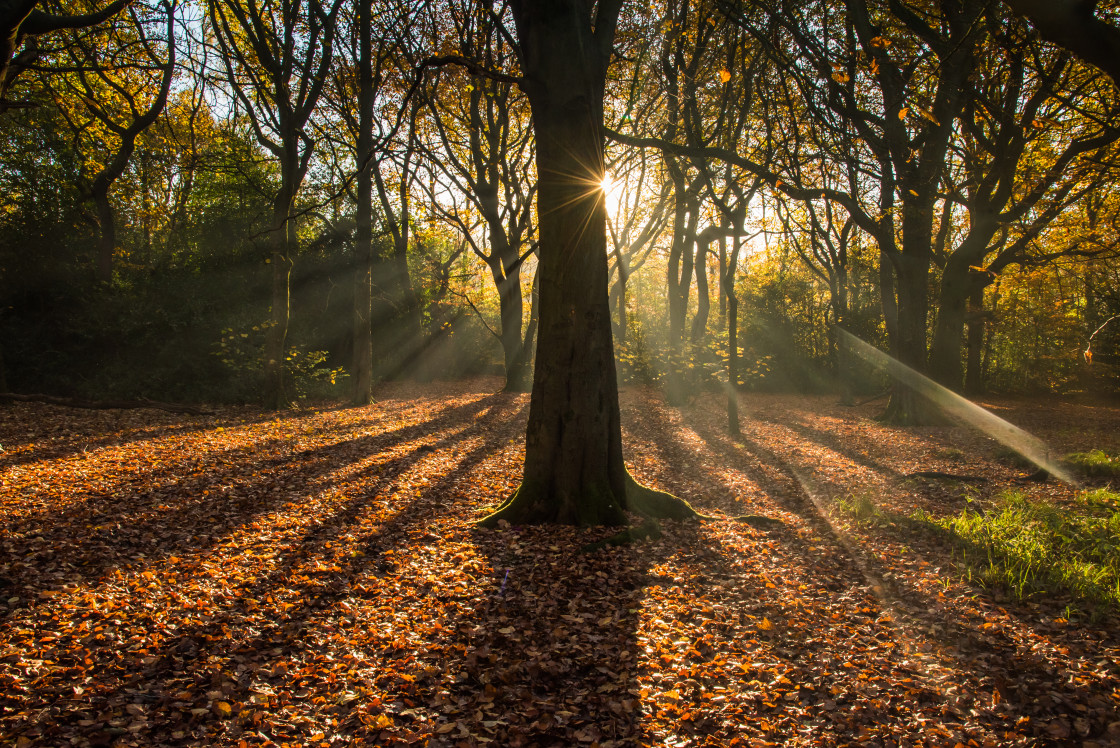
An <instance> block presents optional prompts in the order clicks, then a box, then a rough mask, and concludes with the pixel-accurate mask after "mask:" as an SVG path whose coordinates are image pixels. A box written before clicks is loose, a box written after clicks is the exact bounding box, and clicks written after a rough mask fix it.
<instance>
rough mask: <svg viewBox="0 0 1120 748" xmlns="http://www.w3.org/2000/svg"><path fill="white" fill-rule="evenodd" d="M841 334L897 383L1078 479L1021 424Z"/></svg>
mask: <svg viewBox="0 0 1120 748" xmlns="http://www.w3.org/2000/svg"><path fill="white" fill-rule="evenodd" d="M837 330H838V331H839V332H840V335H841V336H842V337H843V338H844V340H845V341H847V342H848V344H849V345H850V346H851V347H852V350H854V351H855V352H856V353H857V354H858V355H859V357H860V358H862V359H863V360H864V361H867V362H868V363H869V364H871V365H872V366H874V367H875V368H876V369H879V370H880V371H885V372H886V373H887V374H889V375H890V376H891V377H893V378H894V379H895V380H897V381H898V382H901V383H902V384H904V385H906V386H907V387H909V388H911V389H912V390H914V391H915V392H917V393H918V394H919V395H922V396H923V397H925V398H927V399H928V400H930V401H931V402H932V403H934V404H935V405H937V406H938V407H939V408H941V409H942V410H943V411H944V412H945V413H947V414H949V415H950V416H952V417H953V418H955V419H956V420H958V421H960V422H962V423H966V424H968V425H969V426H972V427H973V428H975V429H978V430H980V431H981V432H983V433H985V434H987V435H988V436H990V437H992V438H993V439H995V440H996V441H998V442H999V443H1000V444H1002V445H1004V446H1005V447H1008V448H1010V449H1013V450H1015V452H1017V453H1019V454H1020V455H1022V456H1023V457H1025V458H1026V459H1028V460H1030V461H1031V462H1032V463H1034V464H1035V465H1036V466H1038V467H1040V468H1042V469H1043V470H1045V471H1046V472H1048V473H1050V474H1051V475H1053V476H1055V477H1056V478H1058V479H1059V480H1062V481H1064V482H1066V483H1069V484H1070V485H1077V481H1075V480H1074V479H1073V477H1072V476H1071V475H1070V474H1069V472H1067V471H1066V470H1065V469H1064V468H1063V467H1062V466H1061V465H1059V464H1058V463H1057V462H1056V461H1055V460H1053V459H1051V458H1050V448H1049V447H1047V446H1046V443H1045V442H1043V441H1042V440H1041V439H1039V438H1038V437H1036V436H1034V435H1032V434H1028V433H1027V432H1026V431H1023V430H1022V429H1021V428H1019V427H1018V426H1015V425H1013V424H1010V423H1008V422H1007V421H1005V420H1003V419H1002V418H1000V417H999V416H997V415H995V414H994V413H992V412H990V411H987V410H985V409H984V408H982V407H980V406H979V405H977V404H976V403H974V402H971V401H969V400H966V399H965V398H963V397H961V396H960V395H958V394H957V393H955V392H953V391H952V390H949V389H946V388H945V387H942V386H941V385H940V384H938V383H937V382H934V381H933V380H932V379H929V378H928V377H925V376H922V375H921V374H919V373H918V372H916V371H914V370H913V369H911V368H910V367H909V366H907V365H906V364H904V363H902V362H901V361H899V360H897V359H894V358H891V357H890V356H888V355H887V354H885V353H883V352H882V351H880V350H879V349H878V348H875V347H874V346H872V345H869V344H867V343H865V342H864V341H862V340H860V339H859V338H857V337H856V336H854V335H852V334H851V333H849V332H847V331H846V330H841V329H840V328H837Z"/></svg>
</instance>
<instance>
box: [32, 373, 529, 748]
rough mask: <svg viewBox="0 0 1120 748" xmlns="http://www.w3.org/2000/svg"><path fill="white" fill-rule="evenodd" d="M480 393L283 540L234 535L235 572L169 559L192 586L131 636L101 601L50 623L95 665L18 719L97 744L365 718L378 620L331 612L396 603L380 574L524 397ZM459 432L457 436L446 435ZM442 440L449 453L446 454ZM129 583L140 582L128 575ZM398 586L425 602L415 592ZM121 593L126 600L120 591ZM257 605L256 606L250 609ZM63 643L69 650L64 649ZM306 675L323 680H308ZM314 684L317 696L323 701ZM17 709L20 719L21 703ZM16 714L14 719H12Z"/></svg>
mask: <svg viewBox="0 0 1120 748" xmlns="http://www.w3.org/2000/svg"><path fill="white" fill-rule="evenodd" d="M480 403H481V405H479V403H474V404H472V406H473V405H479V407H471V408H469V409H467V410H463V409H460V410H459V411H458V412H457V413H456V414H455V415H454V416H452V415H449V414H444V416H443V425H444V426H446V425H448V422H458V421H459V419H460V418H462V417H463V416H464V415H465V414H467V413H476V414H477V418H473V419H472V420H471V422H470V423H469V424H468V425H466V426H465V427H464V428H462V429H461V430H459V431H456V432H453V433H449V434H446V435H444V436H442V437H441V438H438V439H436V440H435V441H432V442H430V443H428V444H424V445H420V446H418V447H416V448H414V449H411V450H410V451H407V452H404V453H402V454H400V455H398V456H396V457H394V458H393V459H391V460H389V461H387V462H383V463H381V464H378V465H369V466H366V467H363V468H362V472H363V473H364V475H362V476H360V477H361V478H363V479H364V480H358V481H357V485H361V486H363V488H362V489H361V490H358V491H355V492H352V493H351V495H349V496H346V497H344V499H343V500H342V501H340V502H338V503H337V505H335V506H333V507H332V508H331V511H330V512H329V513H327V514H326V515H324V516H322V517H320V518H318V519H317V521H314V522H312V523H310V524H308V525H307V526H306V527H305V528H304V529H303V531H302V534H300V535H299V536H298V537H293V538H292V539H291V541H290V542H286V543H285V542H276V539H273V542H272V543H260V544H249V545H248V546H247V547H244V548H243V549H242V550H241V551H240V553H239V558H238V561H239V562H241V563H242V564H243V565H244V566H246V567H247V568H245V569H242V570H241V572H240V573H242V574H243V575H244V576H243V577H242V578H236V577H235V578H223V579H222V583H220V584H219V585H217V586H214V585H207V583H206V581H205V578H206V576H207V575H208V573H209V574H214V573H215V571H214V567H213V565H212V564H211V563H209V562H205V561H202V562H199V563H196V564H180V565H179V566H178V567H177V568H176V569H175V571H176V572H177V573H179V574H182V575H184V576H186V577H187V578H188V579H190V578H191V577H194V578H197V579H198V581H197V583H192V584H191V587H190V588H188V589H191V588H193V590H194V593H193V595H192V597H191V599H184V598H179V599H178V601H177V602H178V603H179V604H178V605H177V606H176V608H177V609H176V610H173V611H171V613H170V616H169V617H168V618H166V619H165V623H163V624H162V625H156V626H153V625H152V624H151V622H150V621H149V622H148V628H147V630H146V636H145V637H144V641H143V646H136V647H133V648H132V649H131V650H130V651H129V653H122V652H121V651H120V649H119V644H118V643H117V641H116V639H115V637H114V636H113V635H112V631H113V629H114V628H115V627H116V626H119V625H120V621H118V620H115V619H116V618H117V617H118V616H119V614H118V613H116V612H115V611H114V610H112V609H111V608H108V609H105V610H92V611H89V612H87V613H86V614H85V615H84V616H83V619H84V620H85V621H87V622H88V626H85V627H83V628H87V629H90V630H93V631H97V632H100V631H102V630H103V629H104V630H105V631H106V633H105V634H95V635H91V636H90V637H89V638H88V639H87V640H86V641H84V642H81V643H80V644H79V643H78V642H77V641H76V638H75V637H73V636H70V635H63V636H60V637H58V638H57V639H55V640H54V641H53V642H51V643H50V644H49V645H48V646H47V651H46V652H44V655H45V656H48V657H51V658H52V659H53V661H55V662H57V663H59V665H60V666H62V667H69V668H74V669H75V671H78V670H81V671H83V672H84V671H85V670H86V669H89V670H92V671H95V672H97V673H98V678H97V679H95V681H94V682H93V683H92V684H87V686H86V689H87V690H86V692H85V693H84V695H83V696H82V698H81V699H80V700H74V701H72V702H69V703H67V702H65V701H64V702H62V703H61V704H60V705H58V706H57V707H55V708H52V709H51V710H50V712H49V716H46V717H45V716H44V715H47V714H48V713H47V712H44V713H43V714H40V715H39V719H38V722H37V723H36V724H34V725H33V726H30V727H29V726H28V725H27V724H23V725H22V727H23V728H24V729H25V734H27V732H26V730H34V732H33V733H31V734H33V735H35V736H36V737H42V738H63V737H66V738H69V737H71V736H81V737H82V738H83V739H85V740H88V741H89V742H90V744H93V745H99V744H108V743H110V742H113V741H115V740H116V738H117V737H118V736H120V735H124V734H136V735H138V736H139V739H140V740H141V741H142V742H146V743H148V744H160V745H187V744H190V745H197V744H199V741H203V742H206V741H210V740H214V739H215V734H217V735H218V736H219V737H218V740H219V741H220V742H221V741H224V740H227V739H228V740H239V739H247V740H248V741H250V742H252V743H254V744H259V743H260V742H261V740H262V736H263V735H267V736H268V739H270V740H273V741H276V742H280V741H284V742H287V741H297V742H298V743H299V744H306V742H307V741H308V740H309V739H311V738H312V736H313V734H314V732H316V731H318V732H322V730H323V728H324V725H326V726H328V727H329V726H331V725H332V724H333V725H334V726H336V727H338V729H339V730H340V732H339V734H342V732H341V731H343V730H347V729H352V728H354V727H360V728H362V729H364V724H365V723H364V722H361V721H360V720H351V719H350V718H351V716H353V715H352V713H354V715H356V714H357V713H356V712H355V709H356V708H357V707H358V706H359V705H361V706H364V707H367V710H366V711H365V712H364V714H365V715H366V716H368V715H369V714H370V713H372V712H371V711H370V710H369V707H371V706H373V707H377V706H380V704H381V701H380V700H379V699H368V698H364V697H363V698H362V699H361V700H359V697H358V696H356V695H355V694H357V693H359V690H355V689H364V692H369V691H370V687H371V686H376V685H379V683H378V677H379V672H380V671H381V670H382V668H379V667H376V666H374V665H373V661H376V660H383V659H392V657H393V656H394V654H395V653H396V652H397V647H395V646H394V641H393V640H392V639H391V638H390V640H389V641H386V640H385V637H383V636H381V633H382V632H381V631H380V630H378V629H377V628H374V629H372V630H371V629H360V630H356V631H346V630H342V629H340V628H339V627H338V624H339V620H340V619H341V621H342V622H343V623H345V622H346V621H347V619H348V616H347V612H346V611H350V610H353V609H355V608H358V607H362V606H365V605H372V606H375V607H377V608H378V609H379V612H382V613H386V614H387V621H388V622H389V623H392V622H393V621H394V620H396V619H397V616H398V615H399V614H400V613H402V612H404V611H405V610H406V609H407V607H408V606H407V605H404V604H402V603H401V602H400V601H399V600H393V599H389V600H384V601H381V600H380V599H379V598H380V596H381V595H383V594H385V589H386V584H388V583H389V582H391V581H392V580H394V578H397V580H399V581H398V582H397V584H396V585H392V584H389V588H392V587H393V586H396V587H397V588H399V587H400V586H401V584H402V583H403V582H404V581H405V580H406V578H408V577H409V576H410V574H411V573H412V572H413V571H415V566H416V565H415V563H414V562H409V560H408V557H409V555H410V553H412V552H414V551H415V550H416V549H419V548H423V547H424V544H425V543H426V542H430V541H434V540H438V538H439V535H438V530H437V532H436V534H433V525H440V524H443V525H446V524H447V521H448V519H447V515H448V514H449V513H450V512H452V511H453V510H454V509H455V507H454V506H453V505H452V506H449V505H448V502H447V494H448V491H449V489H450V488H451V487H452V486H455V485H457V484H461V483H466V482H469V477H470V474H471V472H472V471H473V470H474V468H475V466H477V464H478V463H479V462H481V461H483V460H485V459H487V458H488V457H489V456H491V455H492V453H494V452H495V451H496V450H498V449H500V448H502V447H503V446H504V445H505V444H507V443H508V440H509V438H510V434H509V429H508V426H509V424H517V423H520V422H522V421H523V420H524V411H525V409H526V406H525V405H524V404H522V405H520V406H519V405H518V402H517V399H516V398H511V397H508V396H502V395H494V396H490V397H487V398H483V400H481V401H480ZM435 420H437V421H438V420H440V419H438V418H437V419H435ZM431 423H432V422H429V423H428V424H421V425H418V426H416V427H414V428H417V429H419V428H421V426H430V425H431ZM402 431H409V432H410V431H411V430H402ZM395 436H396V437H397V438H399V437H400V434H397V435H395ZM386 443H393V442H392V440H390V441H389V442H386ZM463 444H467V445H469V448H468V449H465V450H462V451H456V450H457V447H458V446H459V445H463ZM453 451H456V456H457V457H458V459H457V461H456V462H455V463H454V464H453V466H452V467H451V469H450V470H446V469H445V467H446V463H447V457H448V455H449V454H451V453H452V452H453ZM424 463H432V464H430V465H427V466H425V465H424ZM417 472H434V473H436V474H438V475H440V478H439V479H438V480H436V481H429V482H428V484H427V486H426V488H424V489H423V490H422V491H418V492H416V493H415V494H412V493H409V494H407V495H404V494H400V495H398V493H397V491H396V490H395V489H398V488H399V487H401V486H411V485H413V484H414V483H415V480H414V474H415V473H417ZM390 492H392V497H389V498H395V499H396V502H395V504H394V505H393V506H391V507H390V508H389V509H388V513H386V510H385V506H384V503H385V501H384V500H385V498H386V497H387V495H388V494H389V493H390ZM451 521H454V520H453V518H452V520H451ZM171 560H172V561H176V560H178V559H171ZM139 576H140V577H141V578H142V577H143V575H142V574H141V575H139ZM169 581H171V582H172V583H174V582H175V581H177V580H176V579H175V578H174V577H173V578H172V579H171V580H169ZM184 581H185V580H184ZM407 581H409V582H412V581H415V580H414V579H411V578H408V579H407ZM154 587H155V585H153V588H154ZM136 592H137V593H138V594H139V595H140V596H143V595H144V594H145V593H144V590H143V583H142V582H141V584H140V586H139V588H138V589H137V590H136ZM411 599H412V602H414V603H420V604H422V603H423V602H424V598H423V596H420V595H414V596H412V598H411ZM382 602H384V606H382V605H381V603H382ZM131 604H133V605H134V606H135V601H131ZM382 607H384V608H386V609H387V610H382ZM265 610H267V611H268V613H269V614H268V615H267V617H265V616H262V611H265ZM340 610H341V611H342V613H341V615H340ZM415 612H416V613H417V614H419V612H420V611H419V610H417V611H415ZM351 622H352V623H354V624H355V625H356V621H353V620H351ZM406 622H407V623H408V624H409V626H405V625H403V623H404V622H402V625H401V627H400V628H401V629H402V630H404V629H407V630H409V631H411V630H412V628H411V624H412V623H414V622H415V623H419V622H418V621H413V620H408V621H406ZM382 623H385V621H382ZM161 630H162V635H161V633H160V631H161ZM397 643H399V642H397ZM326 651H333V652H345V653H346V656H345V658H344V660H343V661H344V662H345V663H346V664H347V668H346V669H345V670H344V671H343V672H341V673H339V672H338V669H337V668H333V667H330V666H326V665H323V661H322V659H321V657H322V656H323V653H324V652H326ZM76 652H80V653H81V654H80V655H78V657H84V659H85V662H84V663H82V662H81V661H80V659H79V660H75V656H76V655H75V653H76ZM312 663H317V666H312ZM319 666H322V667H319ZM385 670H386V671H388V669H387V668H386V669H385ZM408 670H409V668H408V666H407V663H406V664H402V669H401V672H405V673H407V672H408ZM393 672H397V671H393ZM340 675H341V677H340ZM319 676H322V677H324V678H326V679H327V681H325V682H320V681H319V680H317V678H318V677H319ZM344 684H345V687H343V688H342V693H343V694H345V695H346V697H345V698H341V699H336V698H335V696H336V695H337V694H338V691H337V690H336V686H337V687H342V686H343V685H344ZM312 694H314V695H312ZM325 695H329V696H330V697H331V699H332V701H331V702H330V703H327V702H326V700H325V698H324V696H325ZM365 695H366V696H368V693H365ZM309 699H323V704H322V705H321V706H314V705H313V706H314V708H313V709H312V711H314V712H317V713H319V715H320V716H321V717H322V720H321V721H318V722H316V723H315V724H314V725H312V724H310V723H308V722H306V721H300V720H297V721H290V720H287V719H285V717H284V715H285V714H286V713H287V712H288V711H296V710H297V709H300V710H303V709H305V708H307V707H308V700H309ZM125 704H129V705H131V706H130V707H129V713H131V714H133V715H134V716H137V717H142V718H143V719H139V720H138V721H135V722H133V724H132V727H133V728H135V729H133V730H132V731H131V732H128V731H125V730H124V729H123V728H122V727H121V724H120V722H121V720H120V717H119V714H120V710H121V707H122V706H123V705H125ZM380 713H381V714H385V712H384V711H381V712H380ZM25 717H26V719H27V720H28V721H30V719H31V715H25ZM347 726H348V727H347ZM20 727H21V725H19V724H17V725H16V730H17V731H18V730H19V728H20ZM313 727H314V729H312V728H313ZM215 730H216V731H217V732H216V733H215Z"/></svg>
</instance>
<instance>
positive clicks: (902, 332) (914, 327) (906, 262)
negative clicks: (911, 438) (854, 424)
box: [883, 223, 935, 425]
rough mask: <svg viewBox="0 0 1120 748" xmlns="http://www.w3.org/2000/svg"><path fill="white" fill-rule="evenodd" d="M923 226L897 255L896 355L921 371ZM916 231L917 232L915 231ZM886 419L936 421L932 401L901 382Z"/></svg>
mask: <svg viewBox="0 0 1120 748" xmlns="http://www.w3.org/2000/svg"><path fill="white" fill-rule="evenodd" d="M922 228H923V226H918V227H917V230H916V231H913V232H912V234H911V236H910V237H909V238H908V239H907V237H906V229H907V226H906V225H905V223H904V225H903V237H904V241H909V242H912V243H913V244H912V245H911V246H909V247H906V248H905V250H904V251H903V252H900V253H899V254H897V255H896V259H897V262H896V263H895V270H896V272H897V276H898V335H897V337H898V349H897V350H898V352H897V355H896V358H897V359H898V360H899V361H901V362H902V363H903V364H905V365H906V366H907V367H909V368H911V369H913V370H914V371H916V372H918V373H919V374H923V373H924V372H925V369H926V325H927V322H928V318H929V266H930V250H929V246H930V244H929V240H930V239H932V236H931V235H930V232H928V231H926V232H924V240H925V247H924V249H923V248H922V247H921V246H920V243H921V242H922V241H923V239H922V236H921V235H922V234H923V232H922ZM915 234H916V235H915ZM883 417H884V419H885V420H887V421H889V422H891V423H895V424H899V425H919V424H927V423H930V422H932V421H934V420H935V419H934V417H933V413H932V410H931V408H930V407H929V404H928V402H927V401H926V400H925V399H924V398H922V397H921V396H920V395H918V393H917V392H915V391H914V390H912V389H910V388H909V387H906V386H905V385H902V384H897V385H896V386H895V388H894V392H892V393H891V399H890V402H889V403H888V404H887V410H886V412H885V413H884V416H883Z"/></svg>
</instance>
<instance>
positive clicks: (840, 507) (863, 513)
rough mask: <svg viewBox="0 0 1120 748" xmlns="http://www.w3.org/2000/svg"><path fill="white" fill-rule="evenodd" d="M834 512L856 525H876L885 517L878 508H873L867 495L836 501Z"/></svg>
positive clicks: (857, 495) (873, 505)
mask: <svg viewBox="0 0 1120 748" xmlns="http://www.w3.org/2000/svg"><path fill="white" fill-rule="evenodd" d="M836 511H837V513H838V514H840V515H841V516H843V517H847V518H848V519H850V520H852V521H853V522H855V523H856V524H874V523H878V522H879V521H880V520H882V519H883V518H884V516H885V515H884V514H883V513H882V512H881V511H880V510H879V507H877V506H875V502H874V501H872V500H871V495H870V494H868V493H859V494H855V495H852V496H847V497H845V498H842V499H840V500H838V501H837V502H836Z"/></svg>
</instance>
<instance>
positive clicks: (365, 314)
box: [350, 0, 374, 405]
mask: <svg viewBox="0 0 1120 748" xmlns="http://www.w3.org/2000/svg"><path fill="white" fill-rule="evenodd" d="M371 5H372V0H359V2H358V56H359V60H358V142H357V147H356V151H357V161H358V166H359V169H360V171H359V172H358V175H357V184H356V188H357V198H358V204H357V206H356V209H355V216H354V222H355V227H354V251H355V254H356V257H355V260H356V263H355V269H354V317H353V322H354V329H353V337H354V341H353V345H354V349H353V359H352V364H351V369H352V371H353V387H354V389H353V391H352V392H351V395H350V402H351V403H353V404H354V405H369V404H370V403H371V402H372V401H373V323H372V320H371V315H372V314H373V264H374V253H373V174H372V172H371V171H370V170H371V169H372V168H373V167H372V164H371V162H370V155H371V154H370V151H371V149H372V148H373V93H374V91H373V44H372V33H371V26H372V20H371V18H370V15H371V10H372V8H371Z"/></svg>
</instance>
